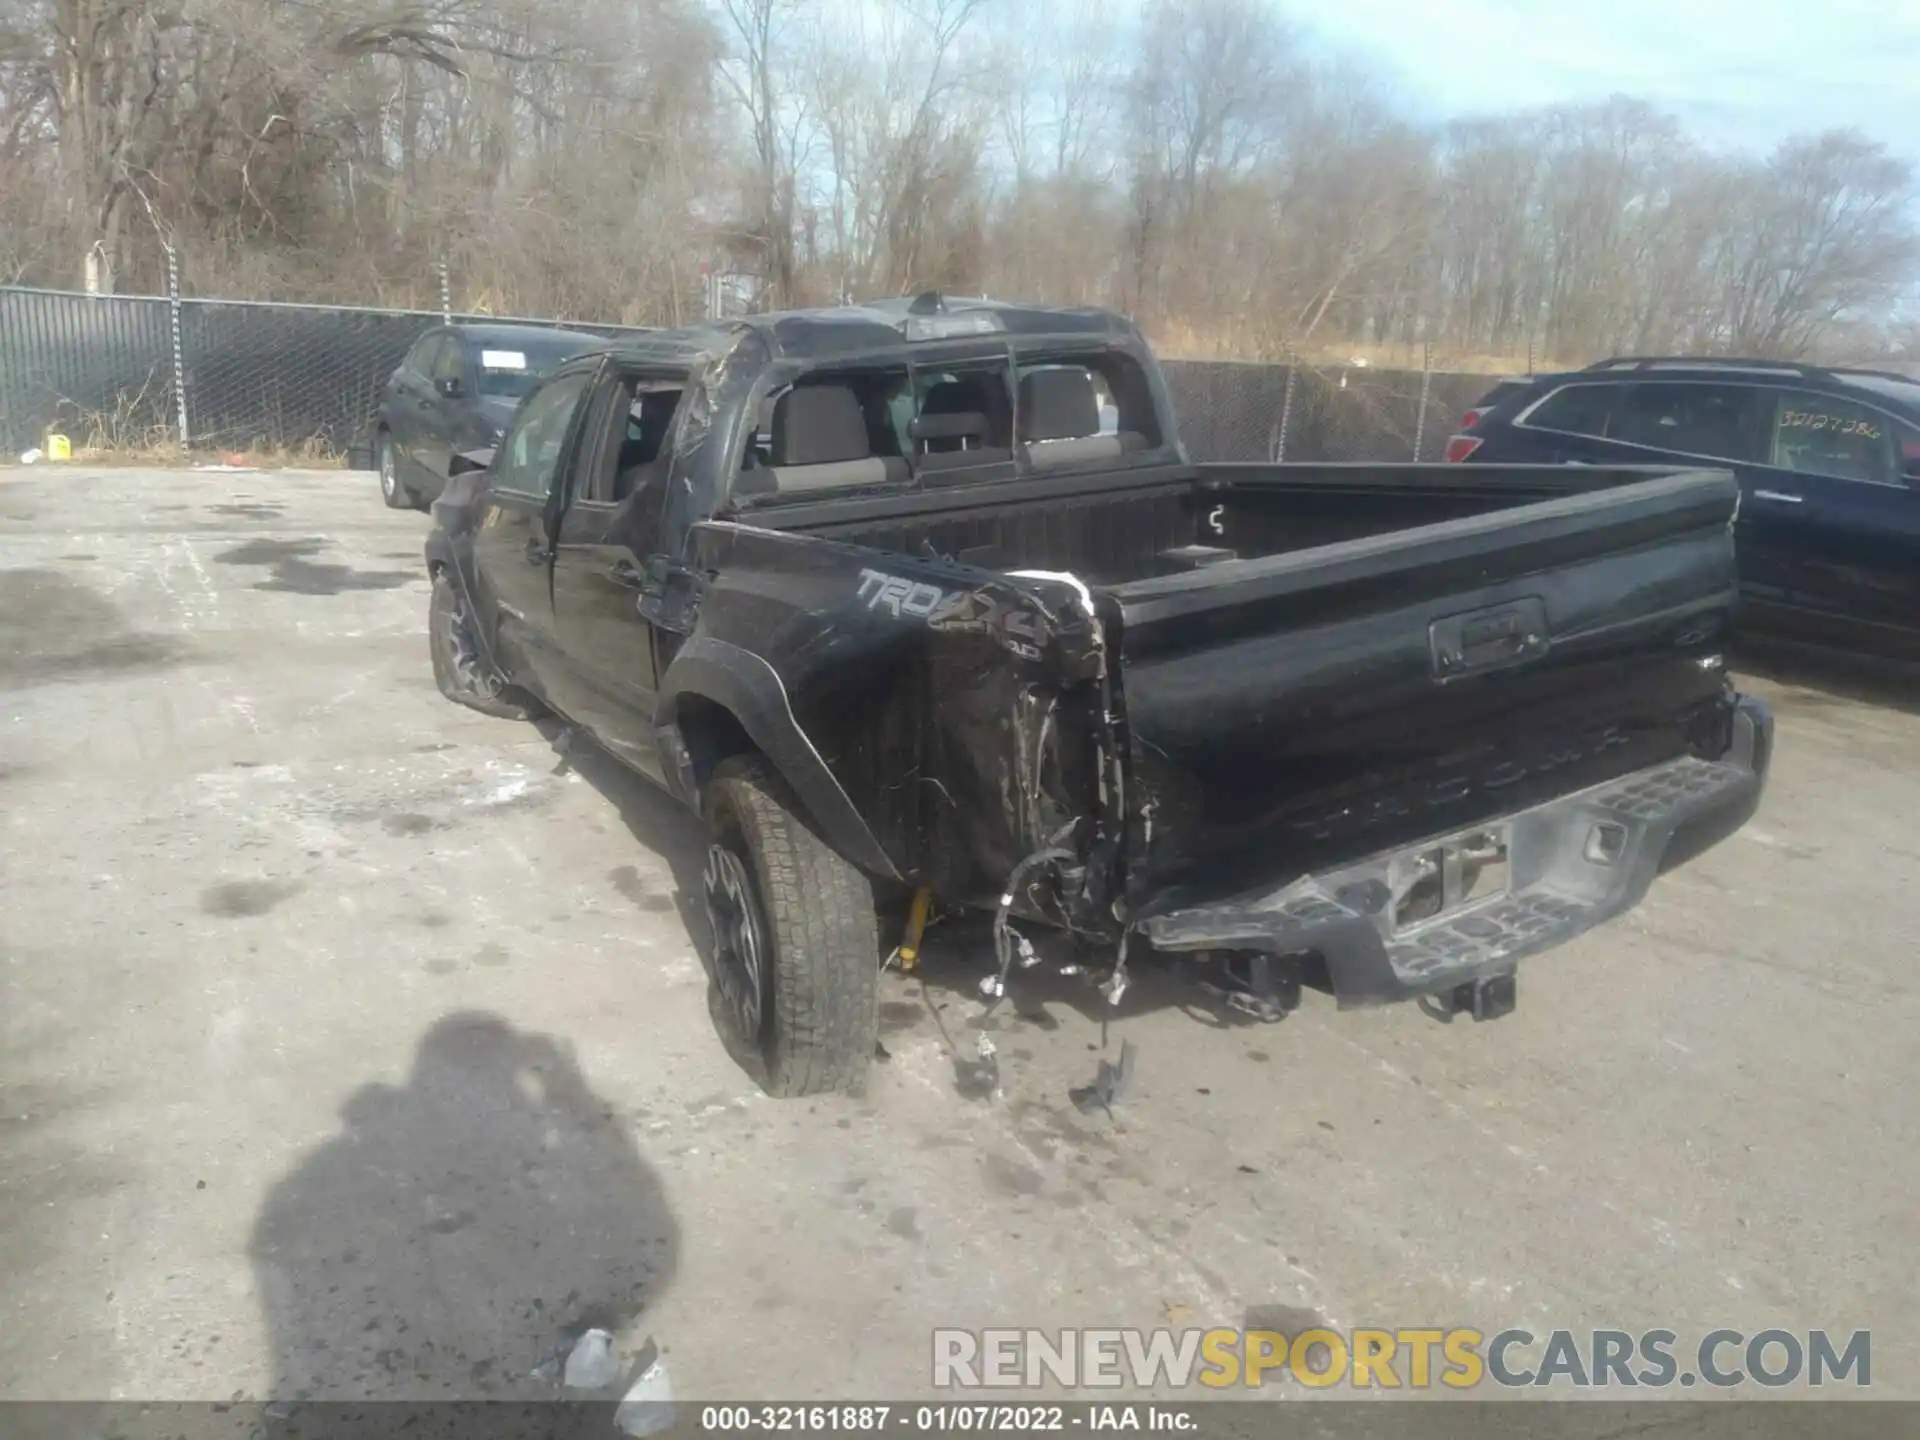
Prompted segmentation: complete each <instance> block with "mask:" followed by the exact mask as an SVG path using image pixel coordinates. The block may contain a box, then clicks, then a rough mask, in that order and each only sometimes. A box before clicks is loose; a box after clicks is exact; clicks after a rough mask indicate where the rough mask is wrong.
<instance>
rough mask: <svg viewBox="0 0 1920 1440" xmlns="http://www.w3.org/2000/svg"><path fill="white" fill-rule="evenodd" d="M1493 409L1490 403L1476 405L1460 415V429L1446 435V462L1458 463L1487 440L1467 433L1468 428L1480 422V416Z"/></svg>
mask: <svg viewBox="0 0 1920 1440" xmlns="http://www.w3.org/2000/svg"><path fill="white" fill-rule="evenodd" d="M1491 409H1493V407H1492V406H1491V405H1476V406H1474V407H1473V409H1471V410H1469V411H1467V413H1466V414H1464V415H1462V416H1461V417H1460V429H1459V430H1458V431H1457V432H1456V433H1454V434H1453V435H1450V436H1448V437H1447V464H1449V465H1458V464H1459V463H1460V462H1461V461H1462V460H1465V459H1466V458H1467V457H1468V456H1469V455H1471V454H1473V452H1474V451H1476V450H1478V449H1479V448H1480V447H1481V446H1482V445H1484V444H1486V443H1487V442H1486V441H1484V440H1482V439H1480V438H1479V437H1478V436H1475V435H1469V434H1468V433H1466V432H1468V431H1469V430H1471V429H1473V427H1474V426H1476V425H1478V424H1479V423H1480V417H1481V416H1483V415H1485V414H1486V413H1487V412H1488V411H1489V410H1491Z"/></svg>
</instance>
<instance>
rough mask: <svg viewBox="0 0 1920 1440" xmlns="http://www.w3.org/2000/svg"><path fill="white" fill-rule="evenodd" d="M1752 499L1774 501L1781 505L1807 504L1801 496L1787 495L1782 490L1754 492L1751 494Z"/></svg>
mask: <svg viewBox="0 0 1920 1440" xmlns="http://www.w3.org/2000/svg"><path fill="white" fill-rule="evenodd" d="M1753 498H1754V499H1756V500H1776V501H1778V502H1779V503H1780V504H1782V505H1804V504H1806V503H1807V502H1806V500H1805V499H1803V498H1802V497H1801V496H1798V495H1789V494H1787V493H1786V492H1785V491H1783V490H1756V491H1754V492H1753Z"/></svg>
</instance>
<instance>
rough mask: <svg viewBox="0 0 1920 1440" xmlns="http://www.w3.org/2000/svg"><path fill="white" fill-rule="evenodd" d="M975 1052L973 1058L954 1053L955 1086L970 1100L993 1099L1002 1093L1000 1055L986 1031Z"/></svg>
mask: <svg viewBox="0 0 1920 1440" xmlns="http://www.w3.org/2000/svg"><path fill="white" fill-rule="evenodd" d="M974 1053H975V1054H976V1056H977V1057H978V1058H977V1059H973V1060H969V1059H967V1058H966V1057H965V1056H963V1055H961V1054H959V1053H958V1052H957V1051H956V1052H955V1053H954V1057H953V1076H954V1087H955V1088H956V1089H958V1090H959V1092H960V1093H961V1094H962V1095H964V1096H965V1097H966V1098H967V1099H969V1100H991V1099H992V1098H993V1097H994V1096H996V1095H998V1094H999V1093H1000V1055H999V1052H998V1051H997V1050H995V1049H994V1045H993V1041H992V1039H991V1038H989V1037H988V1035H987V1033H986V1032H985V1031H982V1032H981V1033H980V1043H979V1044H978V1045H977V1046H976V1047H975V1052H974Z"/></svg>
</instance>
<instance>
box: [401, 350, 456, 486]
mask: <svg viewBox="0 0 1920 1440" xmlns="http://www.w3.org/2000/svg"><path fill="white" fill-rule="evenodd" d="M445 338H446V335H445V332H443V331H434V332H430V333H429V334H427V335H425V336H423V337H421V339H420V340H418V341H417V342H415V344H414V347H413V349H412V350H410V351H409V352H408V353H407V358H406V359H405V360H403V361H402V362H401V364H400V368H399V369H398V370H396V371H395V372H394V376H393V395H392V398H391V402H390V404H389V406H388V412H387V430H388V432H389V433H390V434H391V435H392V436H393V449H394V454H395V456H396V458H397V459H398V460H399V469H400V479H401V480H402V481H403V482H405V483H406V485H407V487H408V488H409V489H415V490H417V489H418V488H419V485H420V468H419V448H420V436H421V432H422V430H423V429H424V427H425V425H426V421H427V417H428V414H429V412H430V411H431V409H432V404H433V380H432V375H433V365H434V357H435V356H437V355H438V354H439V353H440V345H441V342H442V341H443V340H444V339H445Z"/></svg>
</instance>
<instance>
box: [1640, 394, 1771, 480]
mask: <svg viewBox="0 0 1920 1440" xmlns="http://www.w3.org/2000/svg"><path fill="white" fill-rule="evenodd" d="M1764 399H1765V397H1764V395H1763V394H1762V392H1760V391H1758V390H1756V389H1754V388H1752V387H1750V386H1744V385H1718V384H1684V383H1674V382H1671V381H1648V382H1644V383H1635V384H1629V385H1627V386H1626V387H1625V393H1624V394H1622V395H1621V397H1620V402H1619V404H1618V405H1617V406H1615V408H1614V412H1613V416H1612V420H1611V428H1610V433H1609V438H1610V439H1614V440H1624V441H1626V442H1627V443H1628V444H1629V445H1645V446H1647V447H1648V448H1649V449H1653V450H1670V451H1673V452H1675V453H1677V454H1681V455H1702V456H1708V457H1711V458H1712V459H1715V460H1734V461H1754V460H1758V459H1759V458H1760V451H1761V449H1762V443H1761V440H1762V432H1763V431H1764V429H1765V423H1764V420H1763V418H1762V404H1763V400H1764Z"/></svg>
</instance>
